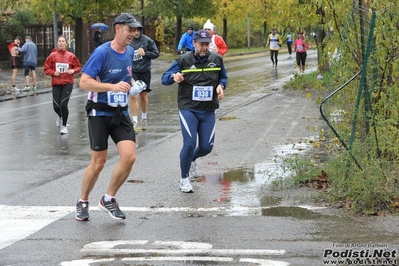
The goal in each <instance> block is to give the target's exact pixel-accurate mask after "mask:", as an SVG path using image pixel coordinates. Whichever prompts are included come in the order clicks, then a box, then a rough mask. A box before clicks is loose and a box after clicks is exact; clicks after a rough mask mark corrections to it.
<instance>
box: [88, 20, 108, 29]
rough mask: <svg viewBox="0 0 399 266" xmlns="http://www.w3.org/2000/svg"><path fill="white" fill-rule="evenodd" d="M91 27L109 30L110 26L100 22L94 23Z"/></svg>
mask: <svg viewBox="0 0 399 266" xmlns="http://www.w3.org/2000/svg"><path fill="white" fill-rule="evenodd" d="M90 28H92V29H95V28H99V29H100V30H109V27H108V26H107V25H106V24H104V23H101V22H98V23H94V24H93V25H91V26H90Z"/></svg>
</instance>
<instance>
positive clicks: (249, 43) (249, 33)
mask: <svg viewBox="0 0 399 266" xmlns="http://www.w3.org/2000/svg"><path fill="white" fill-rule="evenodd" d="M247 34H248V37H247V39H248V49H250V48H251V30H250V20H249V13H248V16H247Z"/></svg>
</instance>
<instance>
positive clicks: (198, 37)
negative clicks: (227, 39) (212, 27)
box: [194, 30, 212, 42]
mask: <svg viewBox="0 0 399 266" xmlns="http://www.w3.org/2000/svg"><path fill="white" fill-rule="evenodd" d="M194 41H196V42H212V39H211V35H210V34H209V32H208V31H207V30H199V31H196V32H195V34H194Z"/></svg>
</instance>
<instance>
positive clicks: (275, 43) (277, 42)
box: [266, 27, 283, 69]
mask: <svg viewBox="0 0 399 266" xmlns="http://www.w3.org/2000/svg"><path fill="white" fill-rule="evenodd" d="M282 43H283V41H282V39H281V37H280V34H278V33H277V32H276V28H275V27H273V28H272V33H270V34H269V35H268V36H267V41H266V47H267V46H269V45H270V48H269V49H270V59H271V60H272V65H273V68H274V69H277V64H278V51H279V50H280V47H281V44H282Z"/></svg>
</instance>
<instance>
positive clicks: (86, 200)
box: [79, 199, 89, 202]
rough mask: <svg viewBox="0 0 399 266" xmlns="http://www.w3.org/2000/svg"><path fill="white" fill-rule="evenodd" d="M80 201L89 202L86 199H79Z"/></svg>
mask: <svg viewBox="0 0 399 266" xmlns="http://www.w3.org/2000/svg"><path fill="white" fill-rule="evenodd" d="M79 201H80V202H89V201H88V200H84V199H79Z"/></svg>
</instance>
